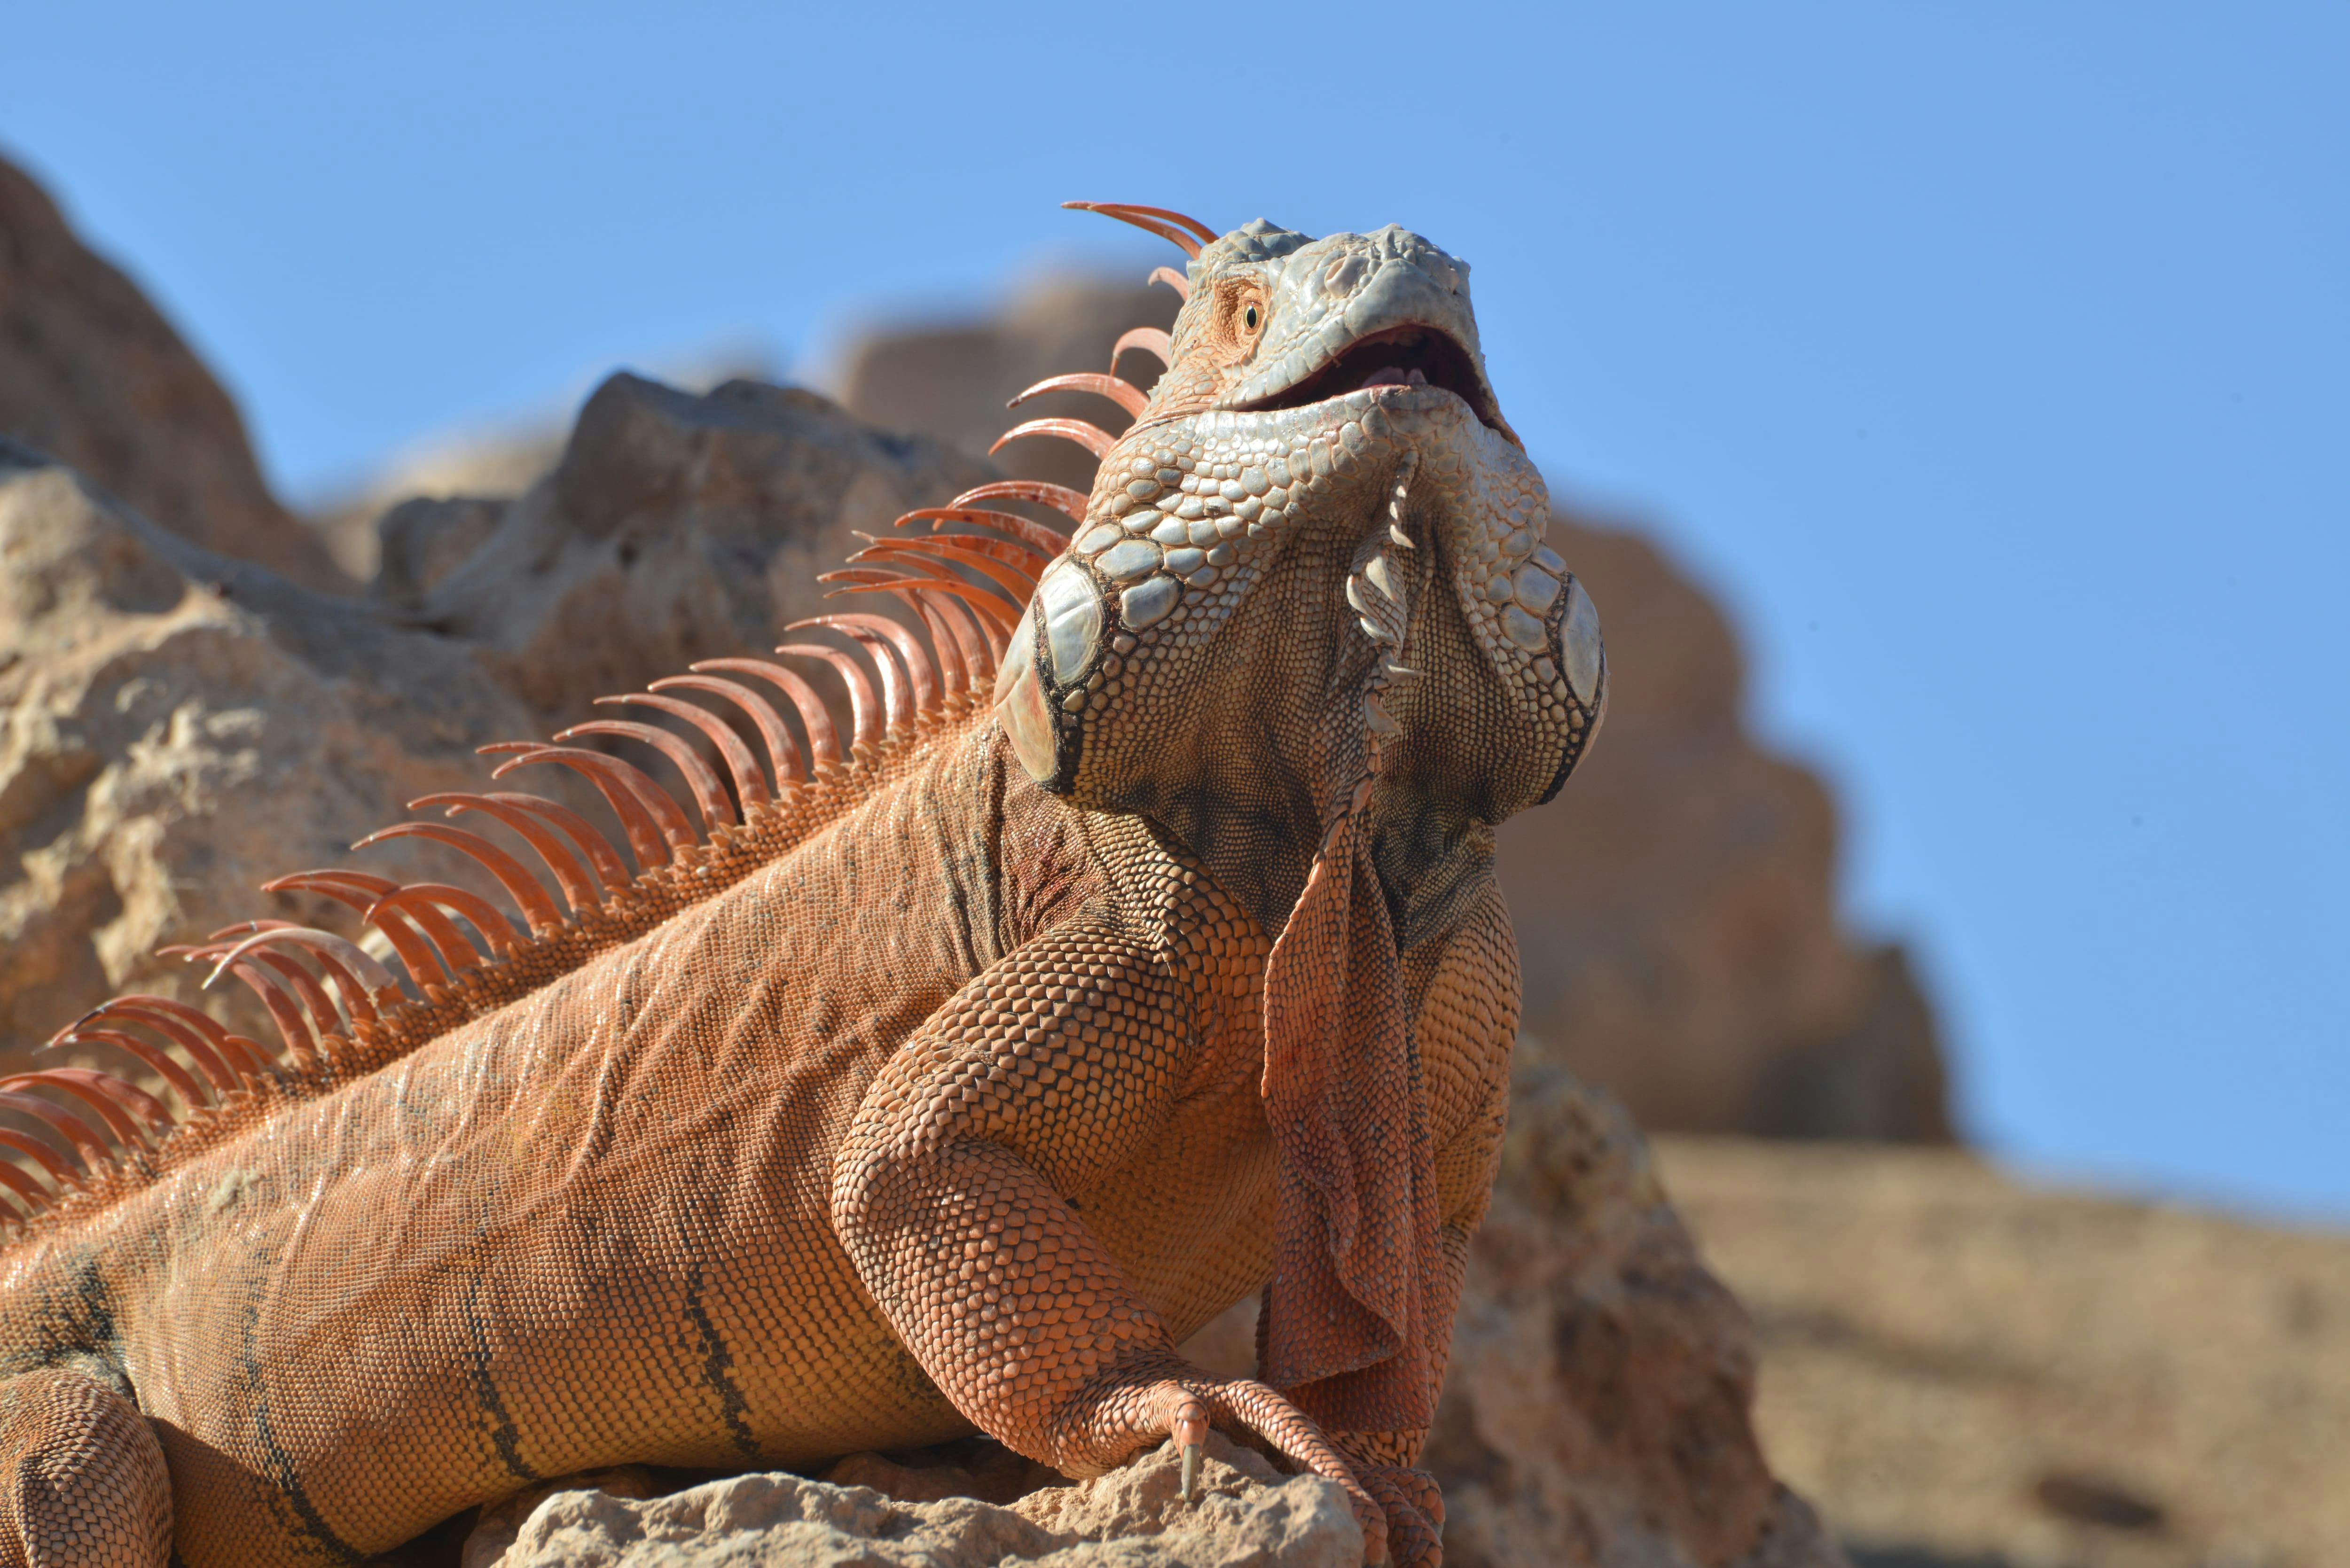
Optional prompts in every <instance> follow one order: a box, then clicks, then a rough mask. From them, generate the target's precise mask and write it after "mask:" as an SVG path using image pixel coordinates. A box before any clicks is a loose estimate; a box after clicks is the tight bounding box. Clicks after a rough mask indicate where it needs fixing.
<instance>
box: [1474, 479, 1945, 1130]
mask: <svg viewBox="0 0 2350 1568" xmlns="http://www.w3.org/2000/svg"><path fill="white" fill-rule="evenodd" d="M1551 545H1552V547H1553V548H1554V549H1555V550H1557V551H1558V553H1559V554H1560V555H1561V556H1565V558H1566V560H1567V562H1568V564H1569V565H1570V566H1573V567H1574V569H1575V575H1576V576H1578V577H1579V578H1581V579H1582V580H1583V582H1584V583H1585V584H1586V586H1587V587H1588V588H1589V589H1590V592H1591V595H1592V597H1593V600H1594V602H1596V604H1597V605H1598V607H1599V610H1600V615H1601V617H1602V618H1603V619H1604V621H1605V622H1606V625H1607V670H1608V680H1609V681H1610V686H1609V694H1608V711H1607V726H1606V728H1605V730H1604V732H1602V734H1601V737H1600V740H1599V742H1598V744H1597V745H1596V746H1595V747H1593V748H1592V753H1591V755H1590V757H1589V758H1588V759H1586V761H1585V762H1584V763H1582V764H1581V765H1580V766H1578V767H1577V768H1576V769H1575V776H1574V778H1573V779H1572V780H1570V781H1569V782H1568V784H1567V786H1566V788H1565V790H1564V791H1562V792H1561V794H1560V798H1559V800H1558V802H1557V803H1555V805H1554V806H1552V807H1548V808H1544V809H1542V810H1537V811H1531V812H1526V813H1523V814H1522V815H1518V816H1516V817H1513V818H1512V819H1511V820H1510V821H1508V822H1506V823H1503V825H1502V827H1501V830H1500V835H1499V836H1500V842H1501V856H1500V867H1501V875H1502V887H1503V893H1504V895H1505V896H1506V897H1507V898H1508V899H1509V904H1510V910H1511V914H1512V917H1513V920H1514V922H1515V924H1516V927H1517V933H1518V949H1519V954H1520V963H1521V967H1522V969H1523V973H1524V976H1525V988H1526V1002H1525V1012H1524V1016H1523V1029H1524V1031H1525V1033H1527V1034H1528V1035H1529V1036H1530V1037H1531V1042H1532V1043H1531V1052H1532V1054H1533V1055H1534V1056H1536V1057H1538V1058H1540V1059H1543V1060H1547V1061H1551V1062H1555V1063H1557V1064H1561V1065H1564V1066H1566V1067H1569V1068H1572V1069H1573V1070H1574V1071H1575V1073H1576V1074H1578V1075H1581V1076H1583V1077H1586V1078H1588V1079H1590V1080H1591V1081H1592V1082H1594V1083H1597V1084H1601V1085H1606V1086H1607V1088H1609V1089H1610V1090H1612V1091H1614V1092H1615V1093H1616V1094H1617V1095H1619V1096H1622V1097H1623V1100H1624V1102H1625V1104H1626V1105H1627V1106H1629V1107H1630V1108H1631V1110H1632V1113H1633V1115H1634V1116H1636V1117H1638V1119H1639V1121H1640V1124H1641V1125H1642V1126H1644V1127H1656V1128H1670V1129H1679V1130H1687V1131H1700V1132H1721V1131H1743V1132H1751V1133H1762V1134H1765V1135H1775V1136H1782V1137H1785V1136H1794V1137H1855V1138H1875V1139H1890V1140H1921V1141H1929V1142H1939V1141H1948V1140H1949V1138H1950V1136H1951V1134H1950V1113H1949V1108H1948V1096H1947V1090H1946V1086H1945V1084H1944V1081H1943V1069H1942V1064H1941V1054H1940V1051H1939V1045H1938V1044H1937V1041H1936V1038H1935V1033H1934V1024H1933V1017H1932V1013H1931V1011H1930V1009H1929V1007H1928V1006H1927V1004H1926V1002H1925V1001H1924V999H1923V998H1922V996H1920V994H1919V993H1918V988H1917V985H1916V983H1915V981H1914V980H1913V979H1912V978H1911V974H1910V971H1909V968H1908V963H1907V961H1906V959H1905V958H1904V957H1903V956H1902V955H1901V954H1900V953H1899V951H1898V950H1890V949H1872V948H1869V947H1866V946H1864V945H1861V944H1857V943H1856V942H1855V941H1854V940H1852V939H1851V938H1850V937H1849V936H1848V935H1846V932H1845V930H1844V929H1843V927H1842V925H1841V923H1840V922H1839V921H1838V919H1837V917H1836V864H1835V857H1836V832H1837V830H1836V815H1835V803H1834V802H1833V801H1832V800H1831V799H1830V797H1829V795H1828V792H1827V790H1826V788H1825V785H1823V784H1822V783H1821V782H1820V780H1819V778H1818V776H1817V775H1815V774H1812V773H1811V772H1809V771H1807V770H1805V769H1803V768H1800V767H1797V766H1795V765H1794V764H1792V763H1787V762H1785V761H1783V760H1781V759H1779V758H1776V757H1773V756H1772V755H1770V754H1769V753H1766V752H1764V751H1763V749H1762V748H1761V747H1759V746H1758V745H1757V744H1756V743H1755V742H1754V741H1753V739H1752V737H1751V736H1750V735H1749V734H1748V733H1747V732H1746V730H1745V727H1744V724H1743V722H1742V718H1741V714H1742V710H1743V704H1744V696H1743V685H1744V672H1743V670H1742V665H1741V660H1740V658H1739V653H1738V647H1737V643H1736V640H1735V639H1734V638H1733V637H1732V636H1731V630H1730V627H1729V624H1728V622H1727V621H1726V620H1724V618H1723V617H1722V615H1721V611H1720V610H1719V609H1718V608H1717V607H1715V606H1714V605H1713V604H1712V603H1711V602H1710V601H1709V600H1708V599H1707V598H1706V597H1704V596H1703V595H1702V594H1700V592H1699V591H1698V589H1697V588H1696V587H1694V586H1693V585H1691V584H1690V582H1689V581H1688V579H1687V578H1686V577H1684V576H1681V575H1680V574H1679V572H1678V571H1676V570H1675V569H1674V568H1673V567H1672V566H1671V565H1670V564H1669V562H1667V561H1666V560H1665V558H1664V557H1663V556H1662V555H1661V554H1659V551H1658V550H1657V548H1656V547H1655V546H1654V545H1650V544H1649V543H1648V542H1647V541H1645V540H1642V539H1640V538H1638V537H1636V536H1635V535H1630V534H1627V533H1620V532H1616V531H1613V530H1608V529H1603V528H1598V527H1594V526H1591V525H1589V524H1584V523H1581V522H1577V521H1575V520H1571V519H1566V518H1561V519H1559V520H1558V521H1557V522H1556V523H1555V524H1554V526H1553V528H1552V537H1551Z"/></svg>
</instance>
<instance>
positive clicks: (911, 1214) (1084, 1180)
mask: <svg viewBox="0 0 2350 1568" xmlns="http://www.w3.org/2000/svg"><path fill="white" fill-rule="evenodd" d="M1218 945H1219V946H1222V944H1221V943H1219V944H1218ZM1201 956H1203V957H1204V956H1206V954H1205V953H1202V955H1201ZM1238 959H1239V954H1238V953H1237V952H1235V953H1233V954H1232V960H1233V961H1238ZM1198 989H1199V988H1198V987H1196V986H1194V985H1187V984H1186V983H1184V981H1182V980H1181V979H1180V978H1179V977H1178V975H1177V974H1176V972H1175V970H1174V965H1173V963H1172V961H1170V957H1169V956H1168V955H1166V954H1164V953H1161V952H1154V951H1152V950H1150V947H1149V945H1148V944H1146V943H1145V942H1143V941H1142V940H1139V939H1138V938H1137V937H1136V936H1134V935H1132V934H1129V933H1128V932H1125V931H1122V930H1119V929H1117V928H1116V927H1115V925H1114V924H1112V923H1110V922H1108V921H1107V920H1105V921H1104V922H1102V923H1099V924H1096V925H1090V926H1082V927H1075V928H1068V927H1065V928H1063V929H1058V930H1055V931H1054V932H1052V933H1050V934H1048V935H1046V936H1045V937H1042V938H1040V939H1038V940H1035V941H1034V942H1032V943H1030V944H1029V945H1028V946H1026V947H1024V948H1022V949H1020V950H1017V951H1015V952H1014V953H1012V954H1011V955H1009V956H1008V957H1006V958H1004V959H1003V960H1002V961H999V962H998V963H996V964H995V965H994V966H993V967H992V968H990V969H989V970H987V971H985V972H983V973H982V974H981V975H980V976H978V977H977V978H976V979H974V980H973V981H971V982H970V984H968V985H967V986H965V987H964V988H963V990H962V992H959V993H958V994H957V995H956V996H955V997H954V999H953V1000H952V1001H951V1002H949V1003H948V1004H947V1005H946V1006H945V1007H944V1008H942V1009H941V1010H940V1012H938V1013H936V1014H935V1015H933V1016H932V1017H931V1020H930V1021H929V1022H928V1023H926V1024H925V1025H924V1026H923V1027H922V1029H921V1030H920V1031H919V1032H918V1033H916V1034H915V1035H914V1037H913V1038H912V1039H911V1040H910V1041H909V1042H908V1043H907V1044H906V1046H905V1047H904V1048H903V1049H902V1050H901V1051H899V1054H897V1056H896V1057H895V1058H894V1059H893V1060H892V1061H891V1062H890V1064H889V1066H888V1067H887V1068H885V1069H884V1070H883V1072H882V1073H881V1074H880V1075H879V1077H878V1078H877V1079H876V1080H875V1082H874V1084H873V1086H872V1088H871V1089H870V1090H869V1091H868V1094H867V1096H866V1098H865V1102H864V1105H863V1106H862V1107H861V1108H860V1110H859V1111H858V1116H857V1119H856V1121H855V1122H854V1124H853V1125H852V1126H851V1127H850V1130H849V1134H848V1137H847V1141H846V1142H845V1144H844V1145H843V1147H842V1150H841V1154H840V1158H839V1159H838V1162H837V1164H836V1166H835V1168H834V1180H833V1193H832V1211H833V1220H834V1224H835V1226H836V1227H837V1231H838V1232H839V1235H840V1237H841V1240H842V1241H843V1243H844V1244H845V1245H846V1246H847V1249H848V1253H849V1256H850V1257H851V1259H852V1260H854V1262H855V1263H856V1266H857V1271H858V1275H859V1276H860V1277H861V1278H862V1279H863V1280H864V1282H865V1284H866V1287H867V1288H868V1289H869V1290H870V1291H871V1292H872V1293H873V1295H874V1299H875V1301H876V1302H877V1303H879V1306H880V1309H881V1312H882V1314H883V1315H884V1316H886V1317H887V1318H888V1319H889V1322H890V1324H891V1325H892V1326H893V1327H894V1328H895V1329H896V1330H897V1332H898V1334H899V1337H900V1338H901V1339H902V1340H903V1341H904V1342H905V1344H906V1346H907V1348H908V1349H909V1350H910V1352H911V1353H912V1355H913V1356H914V1358H915V1359H916V1360H917V1361H918V1362H920V1364H921V1366H922V1368H923V1370H924V1371H925V1372H927V1373H929V1374H930V1376H931V1378H932V1379H933V1380H934V1381H936V1382H937V1384H938V1386H939V1387H940V1388H941V1391H943V1392H944V1393H945V1395H946V1396H947V1397H948V1398H949V1399H950V1400H951V1401H952V1402H953V1403H954V1405H955V1407H956V1408H957V1409H959V1410H961V1411H962V1413H963V1414H964V1415H965V1416H967V1417H970V1418H971V1420H972V1422H973V1423H974V1424H976V1425H977V1426H978V1427H979V1428H981V1429H982V1430H983V1431H985V1432H986V1433H988V1435H989V1436H991V1437H993V1438H996V1439H998V1440H999V1441H1001V1442H1003V1443H1004V1444H1005V1445H1006V1446H1008V1447H1010V1448H1012V1449H1016V1450H1018V1451H1019V1452H1021V1453H1024V1454H1026V1455H1028V1456H1029V1457H1030V1458H1032V1459H1039V1460H1042V1461H1044V1462H1045V1463H1046V1464H1050V1465H1052V1466H1054V1467H1055V1468H1056V1469H1061V1470H1063V1471H1065V1472H1068V1473H1071V1474H1076V1475H1080V1476H1082V1475H1088V1474H1097V1473H1099V1472H1100V1471H1102V1470H1105V1469H1110V1468H1112V1467H1114V1466H1116V1465H1118V1464H1120V1463H1122V1462H1124V1461H1125V1460H1126V1459H1128V1458H1129V1457H1130V1456H1131V1455H1132V1454H1134V1453H1135V1452H1136V1451H1137V1450H1138V1449H1141V1448H1143V1447H1145V1446H1147V1445H1149V1444H1151V1443H1155V1442H1158V1441H1159V1440H1160V1439H1162V1438H1166V1437H1168V1436H1170V1435H1174V1436H1178V1437H1180V1438H1183V1439H1184V1440H1185V1441H1186V1442H1187V1443H1195V1442H1197V1441H1198V1440H1199V1439H1200V1438H1202V1437H1204V1435H1205V1428H1206V1426H1207V1424H1208V1423H1209V1422H1210V1421H1214V1422H1216V1423H1219V1424H1222V1425H1225V1426H1228V1427H1232V1428H1244V1429H1247V1430H1250V1431H1253V1432H1254V1433H1256V1434H1258V1435H1260V1436H1261V1437H1263V1438H1265V1439H1266V1440H1267V1441H1269V1442H1270V1443H1272V1444H1273V1446H1274V1448H1276V1449H1279V1450H1280V1451H1281V1452H1282V1453H1284V1455H1286V1456H1287V1457H1288V1458H1289V1459H1292V1460H1293V1461H1295V1463H1296V1464H1297V1465H1299V1466H1300V1467H1301V1468H1304V1469H1311V1470H1313V1471H1315V1472H1316V1473H1318V1474H1321V1475H1325V1476H1327V1477H1329V1478H1330V1479H1331V1480H1336V1481H1337V1482H1339V1483H1340V1484H1341V1485H1343V1486H1344V1487H1346V1488H1347V1492H1348V1494H1349V1496H1350V1497H1351V1498H1352V1500H1353V1501H1354V1505H1355V1511H1356V1514H1357V1519H1358V1520H1360V1521H1361V1522H1362V1524H1363V1528H1364V1533H1365V1537H1366V1541H1367V1546H1368V1549H1369V1552H1370V1556H1369V1558H1368V1560H1369V1561H1374V1562H1376V1561H1378V1560H1379V1559H1380V1558H1381V1557H1383V1556H1384V1555H1385V1534H1386V1522H1385V1513H1384V1511H1383V1510H1382V1509H1381V1508H1380V1507H1379V1506H1378V1504H1377V1503H1375V1502H1374V1501H1372V1499H1371V1498H1370V1496H1369V1495H1368V1494H1367V1492H1366V1491H1365V1490H1364V1489H1363V1487H1362V1485H1361V1484H1360V1482H1359V1481H1358V1480H1357V1478H1356V1476H1355V1474H1354V1472H1353V1470H1352V1469H1351V1468H1350V1467H1349V1466H1348V1465H1347V1461H1346V1459H1344V1458H1342V1457H1341V1456H1340V1454H1339V1453H1338V1451H1337V1450H1336V1449H1335V1448H1333V1447H1332V1446H1331V1444H1330V1443H1329V1442H1328V1441H1327V1439H1326V1438H1324V1436H1323V1435H1322V1433H1321V1431H1320V1429H1319V1428H1316V1427H1315V1425H1314V1423H1313V1422H1312V1421H1310V1420H1308V1419H1307V1418H1306V1417H1305V1416H1303V1415H1301V1414H1300V1413H1299V1412H1298V1410H1297V1409H1296V1407H1295V1406H1293V1405H1291V1404H1290V1403H1289V1401H1288V1400H1286V1399H1284V1398H1283V1397H1281V1396H1280V1395H1278V1394H1275V1393H1274V1391H1273V1390H1272V1389H1270V1388H1267V1387H1265V1386H1263V1384H1260V1383H1255V1382H1253V1381H1249V1380H1247V1379H1231V1380H1226V1379H1222V1378H1217V1377H1213V1376H1210V1375H1209V1374H1207V1373H1205V1372H1203V1371H1201V1369H1200V1368H1199V1367H1196V1366H1192V1365H1191V1363H1189V1362H1187V1361H1185V1360H1184V1359H1183V1358H1182V1357H1181V1356H1180V1355H1178V1354H1176V1350H1175V1343H1174V1340H1173V1337H1172V1336H1171V1335H1170V1334H1169V1332H1168V1329H1167V1325H1166V1324H1165V1323H1164V1322H1162V1321H1161V1320H1160V1318H1159V1314H1157V1313H1155V1312H1154V1311H1152V1310H1151V1308H1150V1307H1149V1305H1148V1304H1147V1303H1145V1302H1144V1301H1143V1300H1142V1299H1141V1297H1140V1296H1139V1294H1138V1293H1136V1292H1135V1290H1134V1288H1133V1286H1132V1284H1131V1283H1130V1282H1129V1281H1128V1278H1127V1276H1126V1272H1125V1271H1124V1270H1123V1269H1121V1268H1120V1267H1119V1266H1118V1262H1117V1261H1116V1260H1115V1259H1113V1258H1112V1257H1111V1256H1110V1255H1109V1252H1108V1251H1107V1249H1106V1248H1105V1247H1104V1246H1103V1245H1102V1244H1101V1242H1100V1241H1099V1240H1098V1239H1097V1237H1096V1236H1095V1235H1094V1234H1093V1232H1092V1231H1090V1230H1089V1229H1088V1228H1087V1225H1086V1223H1085V1221H1084V1220H1082V1219H1080V1218H1079V1217H1078V1214H1077V1212H1076V1209H1075V1208H1073V1206H1072V1203H1071V1199H1076V1201H1077V1202H1078V1203H1080V1204H1082V1203H1083V1202H1084V1201H1085V1199H1086V1198H1087V1195H1088V1194H1090V1193H1091V1192H1092V1191H1094V1190H1096V1189H1097V1188H1098V1187H1099V1185H1100V1184H1101V1183H1102V1182H1104V1180H1105V1179H1107V1178H1109V1177H1110V1176H1111V1175H1112V1174H1114V1173H1115V1172H1117V1171H1118V1169H1119V1168H1120V1167H1122V1166H1124V1165H1125V1164H1127V1162H1128V1160H1129V1159H1130V1158H1133V1157H1134V1155H1135V1154H1136V1153H1137V1152H1138V1151H1139V1150H1141V1149H1142V1148H1143V1147H1146V1145H1147V1143H1148V1142H1149V1140H1151V1139H1154V1138H1158V1137H1163V1136H1167V1135H1168V1133H1169V1132H1170V1122H1171V1119H1172V1116H1173V1112H1174V1109H1175V1106H1176V1103H1177V1099H1178V1096H1180V1094H1181V1092H1182V1091H1183V1089H1184V1088H1185V1086H1186V1083H1187V1078H1188V1075H1189V1074H1190V1073H1191V1070H1192V1068H1193V1067H1194V1066H1195V1064H1196V1061H1197V1057H1198V1055H1199V1054H1200V1051H1201V1032H1200V1029H1199V1027H1198V1025H1197V1023H1196V1022H1195V1017H1194V1014H1195V1012H1196V1009H1195V1007H1194V1006H1193V1004H1192V1003H1191V1001H1190V1000H1189V998H1190V997H1191V996H1192V995H1193V994H1196V992H1197V991H1198ZM1202 1174H1203V1175H1206V1174H1208V1173H1202ZM1196 1196H1197V1195H1195V1197H1196Z"/></svg>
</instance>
